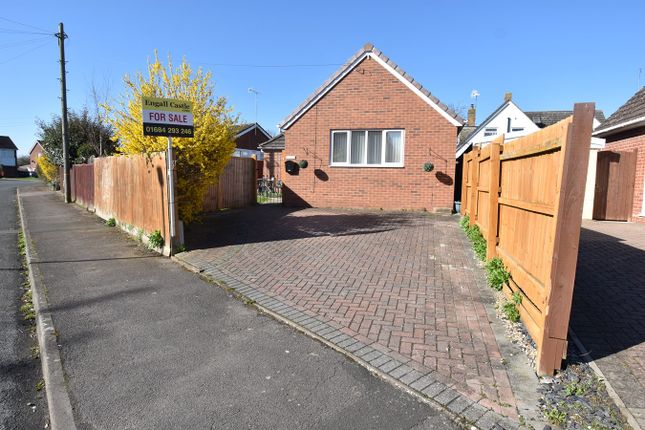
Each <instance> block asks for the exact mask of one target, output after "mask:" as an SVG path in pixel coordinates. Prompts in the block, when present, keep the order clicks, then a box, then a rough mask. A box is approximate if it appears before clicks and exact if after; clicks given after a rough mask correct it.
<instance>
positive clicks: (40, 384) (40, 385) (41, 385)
mask: <svg viewBox="0 0 645 430" xmlns="http://www.w3.org/2000/svg"><path fill="white" fill-rule="evenodd" d="M43 388H45V381H43V380H42V379H41V380H40V381H38V383H37V384H36V391H42V389H43Z"/></svg>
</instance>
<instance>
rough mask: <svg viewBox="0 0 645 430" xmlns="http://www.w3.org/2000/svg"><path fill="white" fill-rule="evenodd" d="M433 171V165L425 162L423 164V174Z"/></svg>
mask: <svg viewBox="0 0 645 430" xmlns="http://www.w3.org/2000/svg"><path fill="white" fill-rule="evenodd" d="M433 170H434V164H432V163H430V162H427V163H423V171H424V172H432V171H433Z"/></svg>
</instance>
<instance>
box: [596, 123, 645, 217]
mask: <svg viewBox="0 0 645 430" xmlns="http://www.w3.org/2000/svg"><path fill="white" fill-rule="evenodd" d="M605 149H606V150H611V151H633V150H635V149H637V150H638V157H637V159H636V181H635V182H634V201H633V206H632V221H637V222H642V223H645V217H641V216H640V213H641V209H642V207H643V181H645V128H640V129H637V130H634V131H630V132H625V133H621V134H618V135H614V136H610V137H608V138H607V145H606V147H605Z"/></svg>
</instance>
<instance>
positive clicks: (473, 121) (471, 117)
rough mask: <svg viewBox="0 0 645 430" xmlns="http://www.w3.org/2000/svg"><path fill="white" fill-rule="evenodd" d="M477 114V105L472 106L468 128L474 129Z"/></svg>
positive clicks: (469, 110) (469, 112)
mask: <svg viewBox="0 0 645 430" xmlns="http://www.w3.org/2000/svg"><path fill="white" fill-rule="evenodd" d="M476 114H477V111H476V110H475V105H470V109H468V126H469V127H474V126H475V115H476Z"/></svg>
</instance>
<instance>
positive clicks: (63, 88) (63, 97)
mask: <svg viewBox="0 0 645 430" xmlns="http://www.w3.org/2000/svg"><path fill="white" fill-rule="evenodd" d="M56 37H57V38H58V46H59V47H60V92H61V94H60V103H61V110H62V112H61V124H62V128H63V130H62V131H63V186H64V187H65V190H64V192H65V203H71V201H72V193H71V188H70V180H69V125H68V124H67V80H66V72H65V39H67V35H66V34H65V31H64V30H63V23H62V22H61V23H60V24H58V33H56Z"/></svg>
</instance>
